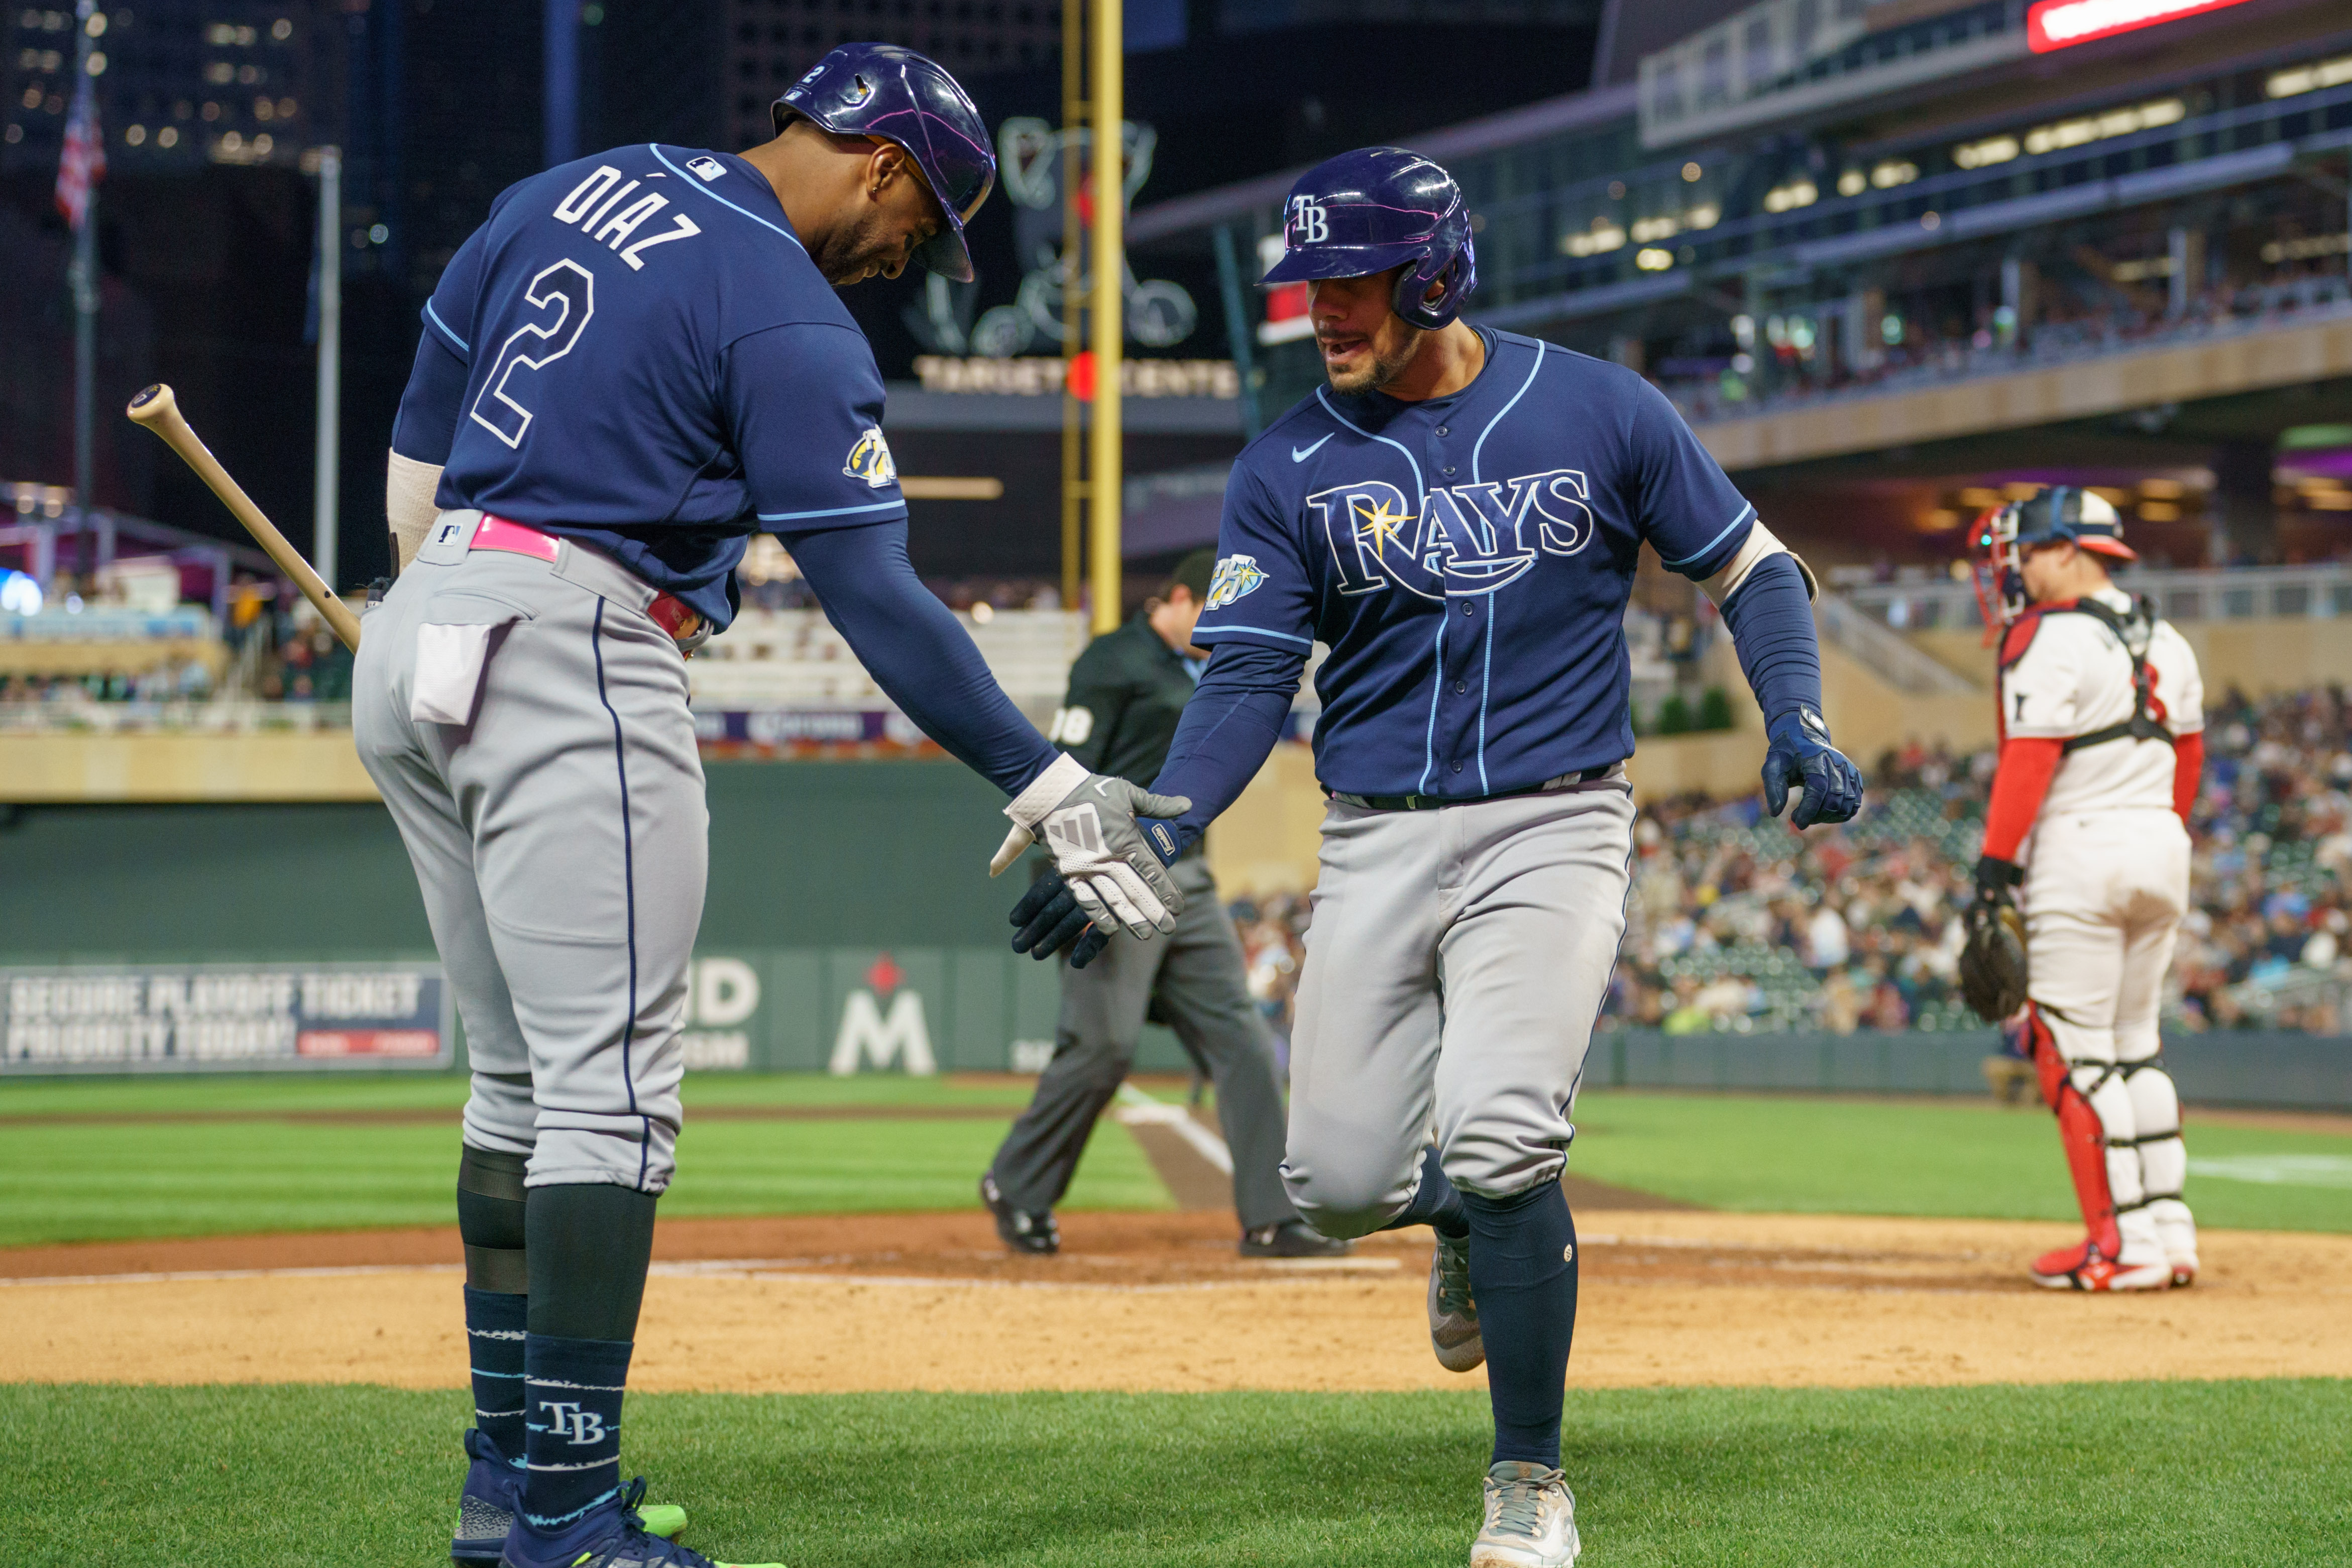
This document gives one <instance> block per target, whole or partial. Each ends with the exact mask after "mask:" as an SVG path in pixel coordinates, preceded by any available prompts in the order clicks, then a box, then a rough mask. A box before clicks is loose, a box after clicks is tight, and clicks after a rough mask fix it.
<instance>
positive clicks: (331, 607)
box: [125, 381, 360, 653]
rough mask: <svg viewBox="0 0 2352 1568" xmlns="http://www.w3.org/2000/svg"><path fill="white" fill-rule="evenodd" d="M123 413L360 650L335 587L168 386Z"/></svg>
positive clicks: (354, 622) (356, 625)
mask: <svg viewBox="0 0 2352 1568" xmlns="http://www.w3.org/2000/svg"><path fill="white" fill-rule="evenodd" d="M125 412H127V413H128V414H129V415H130V416H131V422H132V423H133V424H138V425H144V426H147V428H148V429H150V430H152V431H153V432H155V434H156V435H158V436H161V437H163V445H165V446H167V447H171V448H172V450H173V451H174V452H177V453H178V454H179V455H180V460H181V461H182V462H184V463H185V464H187V465H188V467H190V468H194V469H195V470H196V478H198V479H202V480H204V481H205V488H206V489H210V490H211V491H212V492H213V494H215V495H216V496H218V497H220V499H221V504H222V505H224V506H226V507H227V508H228V510H230V511H231V512H233V513H235V514H236V520H237V521H239V522H241V523H243V524H245V531H247V533H250V534H251V535H253V540H254V542H255V543H257V544H258V545H260V546H261V548H262V549H263V551H265V552H267V553H268V556H269V559H270V560H272V561H274V562H276V563H278V570H279V571H280V572H283V573H285V574H286V575H287V576H289V577H290V578H292V579H293V580H294V585H295V586H296V587H297V588H299V589H301V590H302V596H303V597H304V598H306V599H308V600H310V607H311V608H312V609H315V610H317V611H318V612H319V614H320V615H322V616H326V617H327V625H328V626H331V627H333V628H334V633H335V635H336V636H337V637H341V638H342V639H343V646H344V647H347V648H349V649H351V650H352V652H353V653H357V652H359V650H360V618H359V617H358V616H355V615H353V614H352V611H351V606H350V605H346V604H344V603H343V602H342V601H341V599H339V598H337V597H335V595H334V591H333V590H332V589H331V588H329V587H328V586H327V584H325V582H323V581H322V580H321V579H320V576H319V574H318V573H316V572H314V571H312V570H311V569H310V563H309V562H308V561H305V560H303V559H302V556H301V554H300V552H298V551H297V550H296V549H295V548H294V547H293V546H292V545H290V544H289V543H287V542H286V536H285V535H284V534H282V533H280V532H278V527H277V525H276V524H275V523H273V522H271V521H269V520H268V518H267V517H264V516H263V515H262V512H261V509H260V508H259V507H257V506H256V505H254V504H253V498H252V497H251V496H248V495H247V494H246V493H245V489H244V488H243V487H242V486H240V485H239V484H238V483H237V482H236V480H235V479H230V478H229V477H228V470H227V469H226V468H222V467H221V465H220V459H219V458H215V457H214V456H213V454H212V449H211V448H210V447H206V446H205V444H204V442H202V441H201V440H199V439H197V437H196V433H195V432H194V430H192V429H190V428H188V422H187V420H186V419H185V418H184V417H182V416H181V414H180V404H179V400H178V399H177V398H175V397H173V395H172V389H171V388H170V387H168V386H166V385H164V384H163V383H162V382H160V381H159V382H157V383H156V384H154V385H152V386H151V387H149V388H147V389H146V390H145V391H144V392H142V393H141V394H140V395H138V396H136V397H134V398H132V399H131V406H130V408H129V409H127V410H126V411H125Z"/></svg>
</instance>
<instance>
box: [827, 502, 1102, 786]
mask: <svg viewBox="0 0 2352 1568" xmlns="http://www.w3.org/2000/svg"><path fill="white" fill-rule="evenodd" d="M785 543H786V545H787V546H788V547H789V548H790V549H791V551H792V552H793V561H794V562H795V563H798V564H799V566H800V569H801V573H802V575H803V576H805V577H806V578H807V579H808V583H809V586H810V587H811V588H814V590H815V591H816V596H817V603H818V604H820V605H823V606H824V615H825V619H827V620H829V621H831V622H832V623H833V624H834V626H835V628H836V629H837V630H838V631H839V632H840V633H841V635H842V636H843V637H845V638H847V639H848V642H849V647H850V651H851V652H853V653H855V654H856V655H857V658H858V662H859V663H861V664H863V665H865V667H866V672H867V673H868V674H870V675H872V676H873V677H874V679H875V683H876V684H877V685H878V686H880V687H881V688H882V689H883V690H884V691H885V692H887V693H888V694H889V698H890V700H891V701H893V702H895V703H897V704H898V709H899V711H901V712H903V713H905V714H906V715H907V717H908V718H909V719H911V720H913V721H915V724H916V726H917V727H918V728H919V729H920V730H921V731H923V733H924V734H926V735H929V737H930V738H931V739H932V740H934V741H937V742H939V743H940V745H941V746H943V747H945V748H946V749H947V751H948V752H949V753H950V755H952V756H954V757H955V758H956V760H957V761H959V762H961V763H963V764H964V765H965V766H967V767H969V768H971V770H972V771H973V772H974V773H979V774H980V775H981V776H982V777H983V778H985V779H987V780H988V781H989V782H990V783H992V784H995V785H996V787H997V788H999V789H1001V790H1003V792H1004V793H1005V794H1007V795H1018V794H1019V793H1021V789H1022V787H1023V786H1024V785H1025V784H1028V782H1029V781H1030V780H1031V779H1034V778H1035V777H1036V776H1037V775H1038V774H1039V773H1043V772H1045V768H1046V767H1047V765H1048V764H1050V763H1052V762H1053V761H1054V759H1055V757H1056V756H1058V755H1059V754H1060V753H1058V752H1055V750H1054V748H1053V747H1052V746H1051V745H1049V744H1047V743H1046V741H1045V736H1043V735H1040V734H1039V733H1037V730H1036V726H1034V725H1033V724H1031V723H1030V722H1029V721H1028V720H1026V719H1024V718H1023V717H1022V716H1021V710H1019V709H1018V708H1015V707H1014V706H1013V700H1012V699H1011V698H1009V697H1007V696H1005V695H1004V689H1003V688H1002V687H1000V686H998V685H997V684H996V678H995V677H994V676H992V675H991V674H990V673H989V672H988V664H987V661H985V660H984V659H982V658H981V657H980V649H978V648H976V647H973V646H972V643H971V637H970V635H969V634H967V633H966V632H965V631H964V629H963V626H962V625H961V623H960V622H959V621H957V619H956V618H955V616H954V615H953V614H951V613H950V611H949V609H948V607H947V606H946V605H942V604H940V602H939V600H938V599H936V598H934V597H933V596H932V595H931V591H930V590H929V588H926V587H924V586H923V581H922V579H921V578H919V577H918V576H916V575H915V564H914V563H913V562H912V561H909V560H908V558H907V524H906V522H905V521H903V520H893V521H888V522H877V523H873V524H870V525H868V526H866V527H864V528H835V529H828V530H824V531H820V532H813V533H795V534H792V535H789V536H787V537H786V539H785Z"/></svg>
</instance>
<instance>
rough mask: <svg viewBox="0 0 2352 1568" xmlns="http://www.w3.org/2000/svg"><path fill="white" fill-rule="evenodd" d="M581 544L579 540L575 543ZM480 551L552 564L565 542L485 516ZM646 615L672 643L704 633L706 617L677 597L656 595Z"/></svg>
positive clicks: (477, 543) (477, 541)
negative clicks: (497, 551)
mask: <svg viewBox="0 0 2352 1568" xmlns="http://www.w3.org/2000/svg"><path fill="white" fill-rule="evenodd" d="M574 543H575V544H576V543H577V541H576V540H575V541H574ZM473 547H474V548H475V549H476V550H503V551H506V552H508V553H509V554H513V555H534V556H537V557H538V558H539V559H540V560H541V561H545V562H548V563H553V562H554V560H555V558H556V556H557V554H558V553H559V552H562V548H563V541H562V540H560V539H558V538H556V537H555V536H554V535H553V534H551V533H541V531H539V530H537V529H535V528H532V527H530V526H529V525H528V524H526V523H520V522H516V521H513V520H511V519H509V518H503V517H493V516H491V515H490V514H489V513H488V512H484V513H483V514H482V521H481V522H480V523H479V524H478V526H477V527H476V528H475V530H474V544H473ZM646 615H648V616H652V617H653V619H654V625H656V626H659V627H661V629H662V630H664V631H666V632H667V633H668V634H669V635H670V640H671V641H673V642H679V643H691V642H693V641H694V640H695V634H696V633H697V632H698V631H700V630H701V629H702V616H701V615H700V614H699V613H698V612H697V611H696V610H695V609H694V607H693V606H692V605H688V603H687V602H686V601H685V600H683V599H681V598H679V597H678V596H677V595H675V594H656V595H654V602H653V603H652V604H650V605H646Z"/></svg>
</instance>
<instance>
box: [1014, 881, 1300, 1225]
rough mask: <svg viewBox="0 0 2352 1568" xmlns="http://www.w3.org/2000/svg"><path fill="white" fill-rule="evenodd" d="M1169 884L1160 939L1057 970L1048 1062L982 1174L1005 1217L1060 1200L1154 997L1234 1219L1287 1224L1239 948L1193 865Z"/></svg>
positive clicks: (1276, 1085)
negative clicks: (1182, 1055)
mask: <svg viewBox="0 0 2352 1568" xmlns="http://www.w3.org/2000/svg"><path fill="white" fill-rule="evenodd" d="M1169 874H1170V875H1171V877H1173V878H1174V879H1175V880H1176V885H1177V887H1178V888H1180V889H1182V890H1183V894H1184V912H1183V913H1182V914H1181V915H1178V916H1177V917H1176V929H1175V931H1173V932H1171V933H1170V934H1169V935H1167V936H1161V937H1155V938H1153V939H1152V940H1151V941H1150V942H1138V941H1137V940H1136V939H1135V938H1133V937H1131V936H1129V935H1126V934H1125V933H1124V932H1122V933H1120V934H1119V935H1117V936H1114V937H1112V938H1111V939H1110V945H1109V946H1108V947H1106V948H1105V949H1103V951H1102V952H1101V953H1100V954H1099V955H1098V956H1097V958H1096V959H1095V961H1094V962H1093V963H1089V964H1087V966H1086V967H1085V968H1084V969H1072V968H1071V967H1070V966H1069V965H1068V964H1066V963H1065V964H1063V965H1062V1020H1061V1026H1060V1027H1059V1028H1058V1029H1057V1030H1056V1031H1055V1037H1054V1059H1053V1060H1052V1061H1051V1062H1049V1063H1048V1064H1047V1065H1046V1068H1045V1072H1044V1073H1042V1074H1041V1075H1039V1077H1038V1079H1037V1092H1036V1094H1035V1096H1034V1097H1033V1098H1032V1099H1031V1100H1030V1101H1029V1108H1028V1109H1027V1110H1024V1111H1023V1112H1022V1113H1021V1116H1020V1119H1019V1120H1018V1121H1014V1122H1013V1131H1011V1132H1010V1133H1009V1134H1007V1135H1006V1137H1005V1140H1004V1143H1003V1147H1002V1148H1000V1149H998V1150H997V1152H996V1161H995V1163H994V1164H993V1165H992V1166H991V1167H990V1174H992V1175H993V1176H994V1177H995V1178H996V1185H997V1188H998V1190H1000V1191H1001V1192H1003V1194H1004V1196H1005V1199H1006V1201H1008V1202H1009V1203H1011V1204H1012V1205H1013V1206H1014V1207H1015V1208H1019V1209H1026V1210H1029V1211H1030V1212H1032V1213H1034V1212H1036V1211H1038V1210H1042V1209H1049V1208H1052V1207H1053V1206H1054V1205H1055V1204H1057V1203H1059V1202H1061V1200H1062V1194H1064V1193H1066V1192H1067V1191H1069V1187H1070V1178H1071V1176H1072V1175H1073V1174H1075V1173H1076V1171H1077V1168H1078V1156H1079V1155H1080V1154H1082V1153H1084V1152H1086V1147H1087V1138H1088V1137H1090V1136H1091V1135H1092V1134H1093V1132H1094V1129H1095V1121H1096V1120H1097V1118H1099V1117H1100V1116H1101V1115H1102V1113H1103V1110H1105V1108H1107V1107H1108V1105H1109V1104H1110V1102H1111V1098H1112V1096H1114V1095H1116V1094H1117V1093H1118V1086H1119V1084H1120V1083H1121V1082H1122V1081H1123V1080H1124V1079H1126V1077H1127V1074H1128V1070H1129V1068H1132V1067H1133V1066H1134V1065H1135V1049H1136V1046H1137V1043H1138V1042H1139V1040H1140V1038H1141V1037H1142V1034H1143V1022H1144V1015H1145V1013H1146V1012H1147V1011H1148V1010H1149V1009H1150V1005H1151V1001H1152V999H1153V997H1154V996H1157V997H1158V998H1159V1002H1160V1015H1161V1016H1163V1017H1165V1018H1166V1019H1167V1020H1168V1023H1169V1026H1171V1028H1173V1029H1174V1030H1175V1031H1176V1037H1177V1038H1179V1039H1180V1040H1181V1041H1183V1043H1184V1048H1185V1049H1186V1050H1187V1051H1189V1052H1191V1053H1192V1057H1193V1059H1195V1060H1196V1061H1198V1062H1200V1063H1201V1065H1202V1067H1203V1068H1206V1069H1207V1071H1208V1074H1209V1076H1210V1078H1211V1079H1213V1081H1214V1082H1215V1084H1216V1086H1217V1119H1218V1121H1221V1122H1223V1125H1224V1131H1225V1146H1226V1147H1227V1148H1228V1149H1229V1150H1231V1151H1232V1152H1233V1158H1234V1212H1235V1213H1236V1214H1238V1215H1240V1216H1241V1222H1242V1227H1243V1228H1244V1229H1245V1230H1256V1229H1259V1228H1261V1227H1263V1226H1269V1225H1281V1224H1284V1223H1286V1221H1289V1220H1294V1219H1297V1217H1298V1211H1297V1209H1295V1208H1293V1207H1292V1206H1291V1204H1290V1199H1289V1198H1288V1197H1286V1196H1285V1195H1284V1194H1283V1190H1282V1178H1281V1176H1280V1174H1279V1173H1278V1172H1277V1167H1278V1166H1279V1165H1280V1164H1281V1163H1282V1135H1283V1134H1282V1085H1281V1083H1280V1081H1279V1080H1278V1079H1276V1076H1275V1065H1274V1037H1273V1036H1272V1035H1271V1034H1270V1033H1268V1032H1267V1030H1266V1026H1265V1019H1264V1018H1262V1017H1260V1016H1258V1011H1257V1008H1256V1006H1255V1005H1254V1004H1253V1003H1252V1002H1251V1001H1250V997H1249V988H1248V986H1247V984H1245V976H1244V962H1243V958H1242V944H1241V938H1240V937H1239V936H1238V935H1236V934H1235V933H1234V922H1233V917H1232V916H1230V915H1228V914H1226V913H1225V906H1224V905H1223V902H1221V901H1220V900H1218V898H1217V884H1216V881H1215V879H1213V877H1211V876H1210V874H1209V866H1208V861H1207V860H1206V859H1205V858H1202V857H1201V856H1197V855H1195V856H1192V857H1191V858H1187V859H1183V860H1179V861H1177V862H1176V864H1175V865H1174V866H1173V867H1171V868H1170V870H1169Z"/></svg>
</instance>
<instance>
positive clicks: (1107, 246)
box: [1088, 0, 1127, 632]
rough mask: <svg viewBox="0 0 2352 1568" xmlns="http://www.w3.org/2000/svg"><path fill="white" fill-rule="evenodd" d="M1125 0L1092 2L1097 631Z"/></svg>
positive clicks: (1119, 319)
mask: <svg viewBox="0 0 2352 1568" xmlns="http://www.w3.org/2000/svg"><path fill="white" fill-rule="evenodd" d="M1121 4H1122V0H1094V24H1095V25H1094V37H1092V38H1091V39H1090V40H1089V42H1091V43H1092V45H1093V46H1094V73H1093V74H1094V92H1093V94H1092V98H1093V106H1092V107H1093V113H1092V114H1091V115H1089V116H1088V120H1089V121H1090V129H1091V131H1092V132H1093V135H1092V144H1093V152H1094V157H1093V160H1092V162H1093V165H1094V178H1095V185H1094V195H1095V201H1094V207H1095V232H1094V268H1093V271H1094V290H1093V292H1094V299H1093V301H1092V303H1093V324H1094V352H1095V409H1094V415H1095V419H1094V429H1093V431H1092V432H1091V433H1090V434H1091V437H1092V447H1091V451H1092V455H1093V458H1094V461H1093V463H1092V464H1091V465H1090V467H1091V468H1092V469H1093V473H1092V475H1091V476H1090V478H1091V479H1092V481H1093V489H1094V494H1093V498H1092V500H1093V505H1092V507H1091V509H1090V519H1089V521H1091V523H1092V525H1093V526H1092V529H1091V533H1092V535H1093V537H1092V541H1091V542H1092V544H1093V547H1094V548H1093V555H1094V562H1093V567H1094V570H1093V572H1092V574H1091V577H1092V580H1093V584H1094V593H1095V614H1094V629H1095V630H1096V631H1097V632H1108V631H1114V630H1117V629H1118V624H1119V608H1120V606H1119V565H1120V561H1119V548H1118V510H1119V479H1120V468H1119V455H1120V454H1119V439H1118V438H1119V409H1118V401H1119V400H1118V392H1119V357H1120V349H1121V346H1122V340H1123V338H1124V335H1125V328H1126V321H1127V300H1126V299H1125V294H1126V289H1125V288H1124V284H1125V281H1126V277H1127V266H1126V257H1125V255H1124V254H1123V253H1124V251H1125V249H1126V238H1127V235H1126V230H1127V199H1126V184H1127V170H1126V153H1127V147H1126V135H1125V130H1126V126H1125V121H1126V119H1127V102H1126V99H1127V90H1126V89H1127V79H1126V74H1125V73H1126V64H1127V62H1126V58H1125V56H1124V54H1123V52H1122V50H1123V48H1124V44H1123V41H1122V39H1121V37H1120V25H1121V22H1122V21H1123V20H1124V18H1123V17H1122V16H1120V9H1121Z"/></svg>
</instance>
